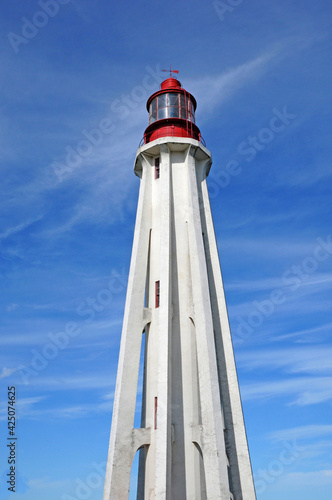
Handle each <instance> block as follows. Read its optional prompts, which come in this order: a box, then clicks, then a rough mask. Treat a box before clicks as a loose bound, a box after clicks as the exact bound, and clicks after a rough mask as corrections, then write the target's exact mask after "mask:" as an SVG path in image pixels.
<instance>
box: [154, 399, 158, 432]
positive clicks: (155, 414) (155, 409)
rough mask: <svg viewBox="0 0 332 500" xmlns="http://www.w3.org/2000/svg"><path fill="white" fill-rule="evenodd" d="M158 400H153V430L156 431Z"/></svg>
mask: <svg viewBox="0 0 332 500" xmlns="http://www.w3.org/2000/svg"><path fill="white" fill-rule="evenodd" d="M157 412H158V398H154V428H155V429H157Z"/></svg>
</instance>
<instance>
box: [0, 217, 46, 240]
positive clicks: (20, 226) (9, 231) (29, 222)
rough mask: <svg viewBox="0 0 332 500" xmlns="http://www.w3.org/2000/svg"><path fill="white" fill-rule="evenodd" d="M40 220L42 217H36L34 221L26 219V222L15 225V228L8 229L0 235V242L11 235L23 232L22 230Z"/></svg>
mask: <svg viewBox="0 0 332 500" xmlns="http://www.w3.org/2000/svg"><path fill="white" fill-rule="evenodd" d="M42 218H43V215H40V216H39V217H36V218H34V219H27V220H26V221H24V222H21V223H20V224H17V225H16V226H12V227H9V228H8V229H6V230H5V231H4V232H3V233H0V240H4V239H6V238H8V237H9V236H11V235H13V234H16V233H19V232H20V231H23V230H24V229H26V228H27V227H29V226H31V225H32V224H34V223H35V222H38V221H39V220H41V219H42Z"/></svg>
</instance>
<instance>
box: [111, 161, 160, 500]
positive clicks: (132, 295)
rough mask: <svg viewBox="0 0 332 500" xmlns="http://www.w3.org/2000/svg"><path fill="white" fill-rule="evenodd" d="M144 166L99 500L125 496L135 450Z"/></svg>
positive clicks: (147, 207) (145, 237) (145, 233)
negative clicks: (103, 484) (105, 469)
mask: <svg viewBox="0 0 332 500" xmlns="http://www.w3.org/2000/svg"><path fill="white" fill-rule="evenodd" d="M147 167H148V165H147V163H146V161H145V160H144V158H143V165H142V174H141V175H142V180H141V186H140V193H139V200H138V207H137V217H136V225H135V234H134V241H133V250H132V257H131V264H130V271H129V280H128V288H127V297H126V305H125V312H124V319H123V328H122V336H121V346H120V354H119V364H118V374H117V381H116V389H115V396H114V406H113V418H112V427H111V437H110V445H109V453H108V460H107V471H106V480H105V488H104V497H103V500H115V499H116V500H127V499H128V495H129V487H130V473H131V467H132V460H133V458H134V456H135V453H136V446H135V439H134V435H133V426H134V417H135V405H136V395H137V381H138V371H139V361H140V352H141V342H142V328H143V327H144V324H143V323H144V321H143V314H144V296H145V284H146V273H147V260H148V249H149V232H150V227H151V195H150V191H151V187H150V179H149V177H150V176H151V172H150V170H151V169H150V170H149V169H148V168H147Z"/></svg>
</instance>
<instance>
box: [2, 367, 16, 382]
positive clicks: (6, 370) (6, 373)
mask: <svg viewBox="0 0 332 500" xmlns="http://www.w3.org/2000/svg"><path fill="white" fill-rule="evenodd" d="M15 372H16V368H6V367H4V368H2V370H1V373H0V380H1V379H3V378H7V377H10V376H11V375H12V374H13V373H15Z"/></svg>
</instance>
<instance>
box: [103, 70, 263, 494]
mask: <svg viewBox="0 0 332 500" xmlns="http://www.w3.org/2000/svg"><path fill="white" fill-rule="evenodd" d="M147 109H148V112H149V126H148V128H147V129H146V131H145V133H144V144H143V146H142V147H140V148H139V150H138V151H137V155H136V159H135V166H134V171H135V174H136V175H137V176H138V177H140V179H141V180H140V183H141V184H140V193H139V201H138V208H137V219H136V227H135V235H134V242H133V250H132V258H131V265H130V273H129V282H128V290H127V298H126V306H125V313H124V321H123V330H122V339H121V348H120V356H119V366H118V375H117V382H116V391H115V398H114V409H113V421H112V428H111V438H110V446H109V454H108V462H107V472H106V481H105V490H104V500H127V499H128V495H129V485H130V474H131V467H132V463H133V459H134V456H135V454H136V452H137V450H140V459H139V472H138V488H137V499H138V500H152V499H158V500H255V498H256V496H255V490H254V484H253V478H252V471H251V464H250V458H249V452H248V445H247V439H246V432H245V426H244V420H243V414H242V407H241V399H240V393H239V387H238V380H237V375H236V367H235V362H234V354H233V348H232V341H231V335H230V329H229V323H228V317H227V310H226V303H225V296H224V289H223V282H222V277H221V271H220V265H219V258H218V251H217V244H216V239H215V234H214V228H213V221H212V216H211V210H210V203H209V195H208V190H207V183H206V178H207V176H208V174H209V170H210V167H211V164H212V159H211V153H210V152H209V151H208V150H207V149H206V147H205V146H204V145H203V143H202V139H201V135H200V131H199V129H198V127H197V126H196V124H195V110H196V100H195V98H194V97H193V96H192V95H191V94H190V93H189V92H187V91H186V90H185V89H183V88H182V86H181V83H180V82H179V81H178V80H177V79H175V78H173V77H172V75H171V77H170V78H167V79H166V80H165V81H164V82H163V83H162V84H161V89H160V90H159V91H157V92H155V93H154V94H153V95H152V96H151V97H150V98H149V99H148V102H147ZM143 335H145V353H144V380H143V395H142V417H141V427H140V428H134V416H135V407H136V396H137V382H138V374H139V365H140V355H141V346H142V339H143Z"/></svg>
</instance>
